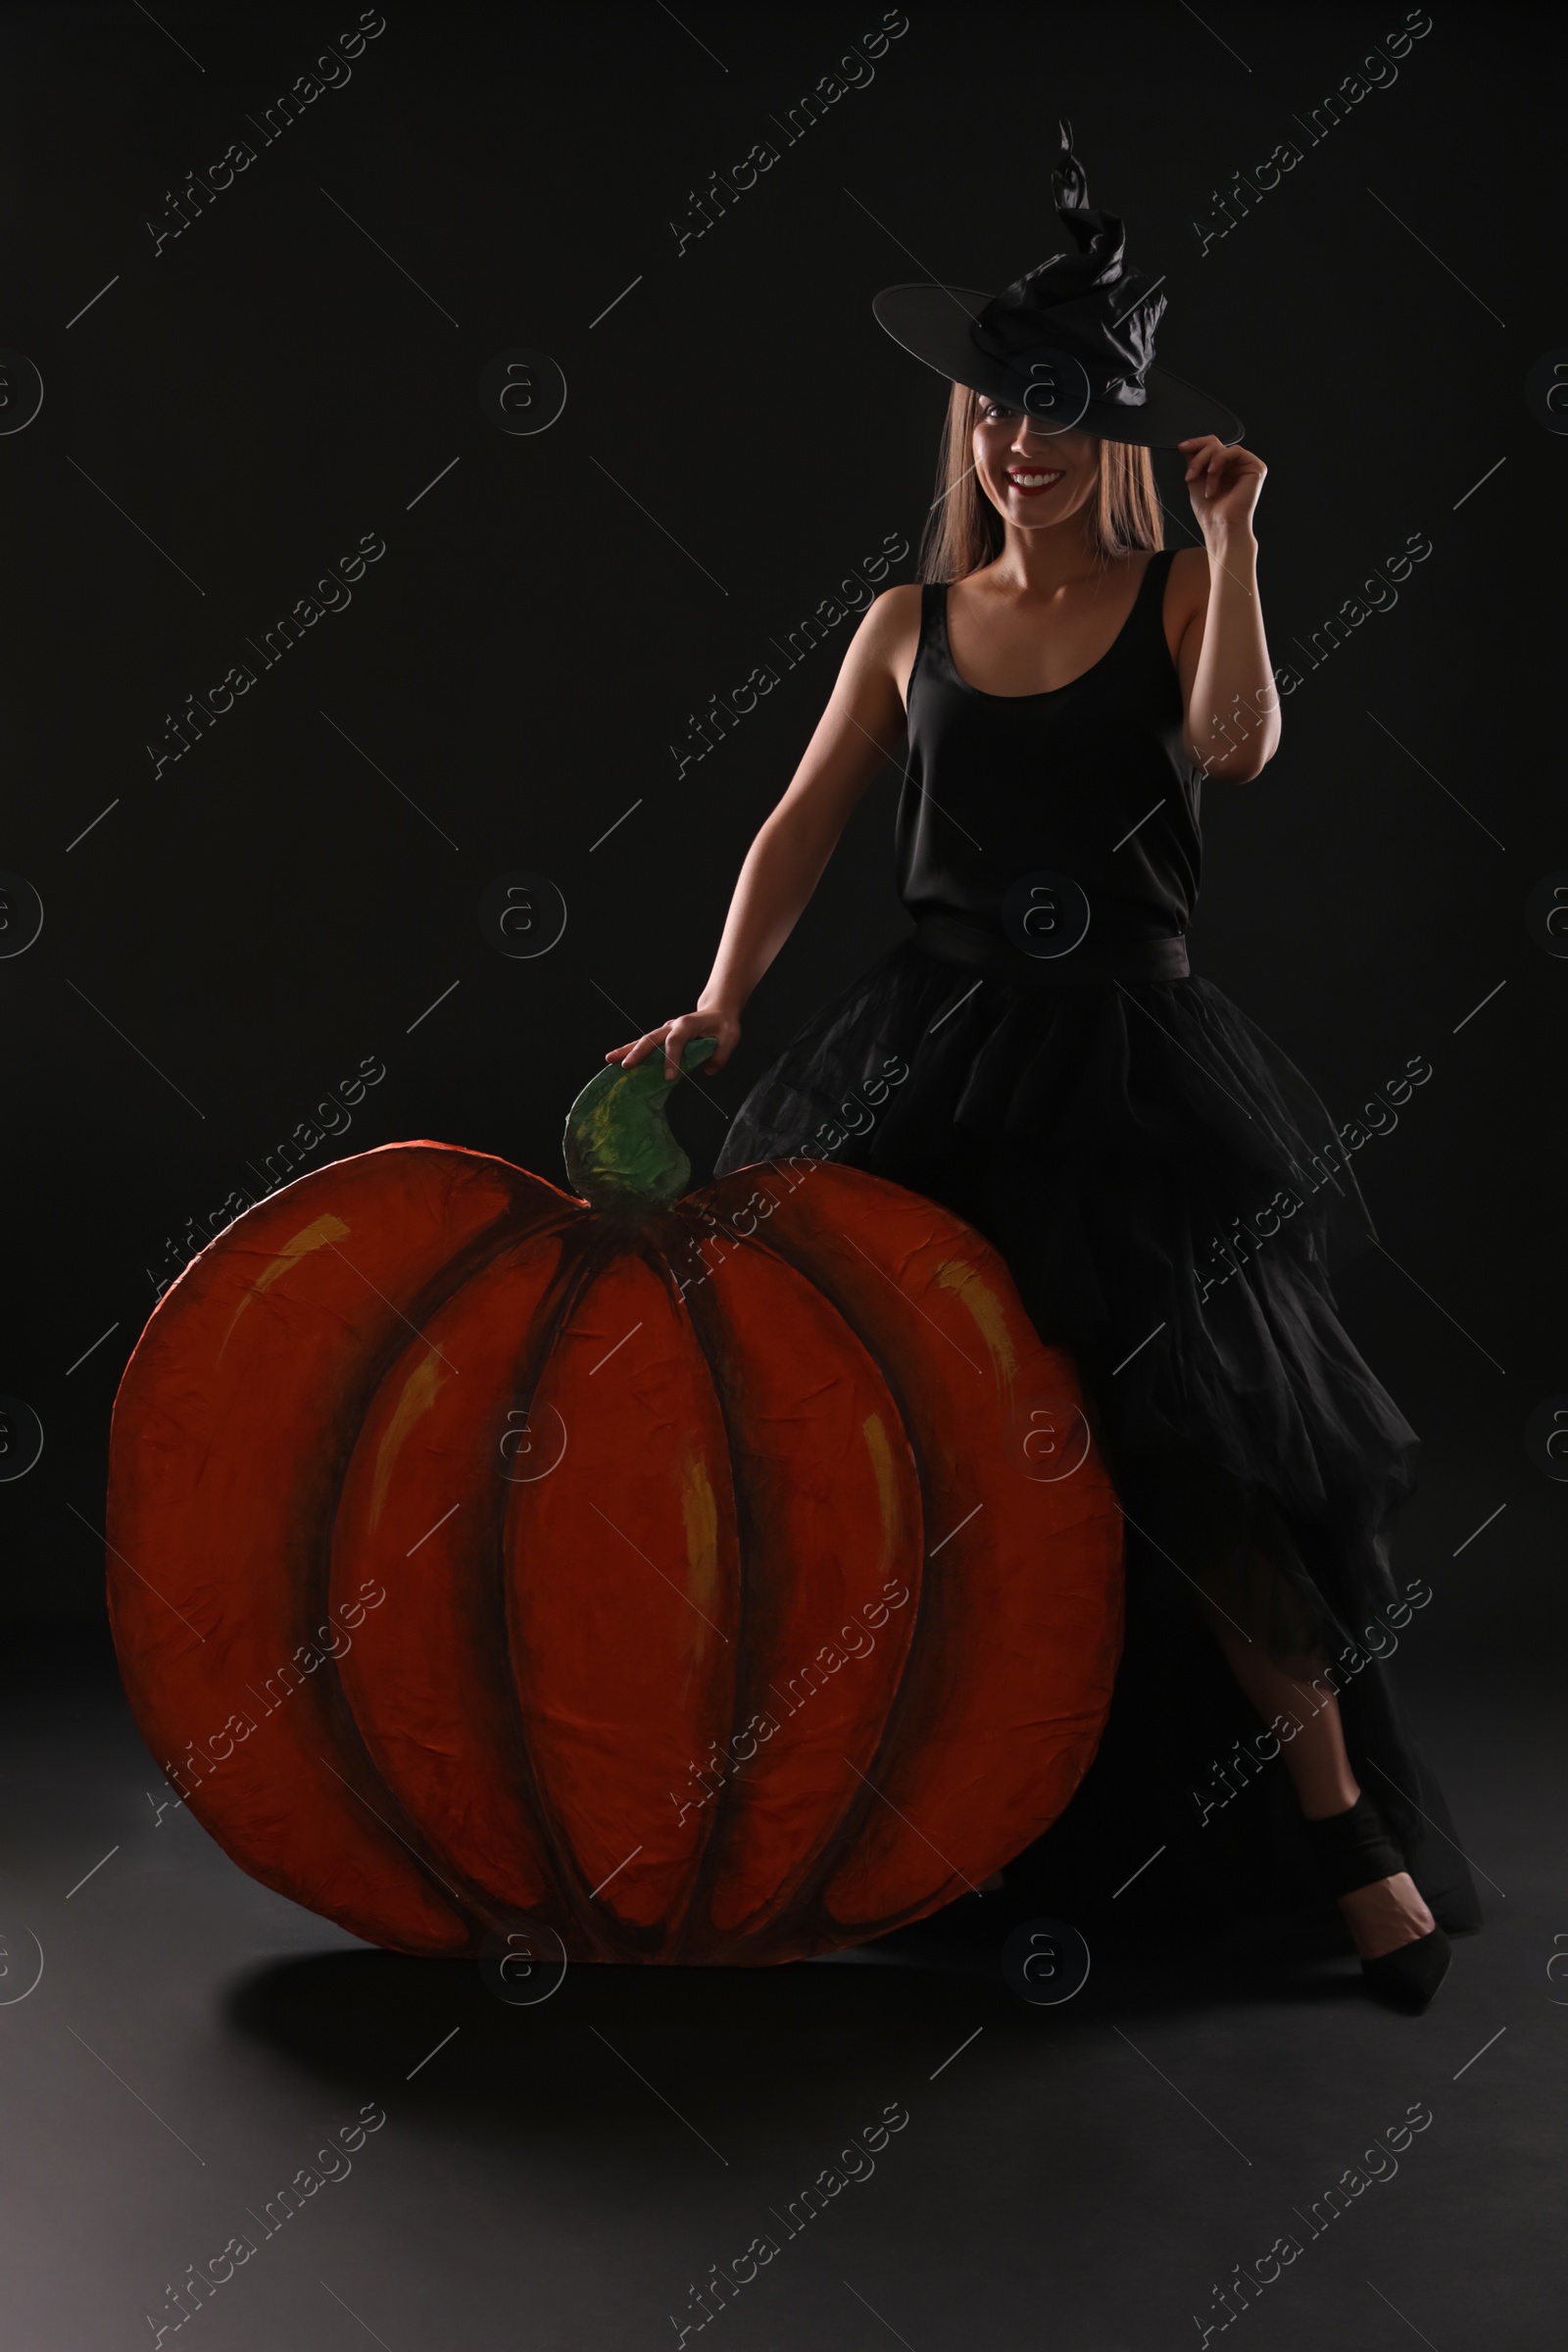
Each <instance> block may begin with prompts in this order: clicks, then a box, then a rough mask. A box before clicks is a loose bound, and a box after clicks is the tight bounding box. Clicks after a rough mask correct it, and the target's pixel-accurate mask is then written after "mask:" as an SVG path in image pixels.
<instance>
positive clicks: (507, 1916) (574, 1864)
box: [108, 1039, 1121, 1965]
mask: <svg viewBox="0 0 1568 2352" xmlns="http://www.w3.org/2000/svg"><path fill="white" fill-rule="evenodd" d="M711 1050H712V1041H711V1040H706V1039H705V1040H701V1041H695V1042H694V1043H693V1044H692V1045H690V1046H689V1047H688V1048H687V1054H686V1060H685V1064H684V1066H685V1067H686V1068H691V1067H693V1066H695V1064H696V1063H697V1062H698V1061H700V1060H701V1059H702V1058H704V1057H705V1055H706V1054H707V1053H708V1052H711ZM668 1092H669V1084H668V1082H667V1081H666V1080H665V1079H664V1076H663V1070H662V1059H661V1057H660V1056H658V1055H657V1054H656V1055H654V1056H652V1057H650V1058H649V1059H648V1060H646V1061H644V1062H643V1063H642V1064H640V1065H639V1066H638V1068H637V1069H635V1070H633V1071H629V1072H628V1071H622V1070H620V1069H619V1068H618V1067H617V1066H615V1065H611V1066H610V1067H609V1068H607V1069H606V1070H605V1071H603V1072H602V1073H601V1074H600V1075H599V1076H598V1077H597V1078H595V1079H594V1080H593V1081H592V1083H591V1084H590V1085H589V1086H588V1087H587V1088H586V1089H585V1091H584V1093H583V1095H582V1096H581V1097H579V1099H578V1102H577V1103H575V1104H574V1105H573V1108H572V1113H571V1117H570V1119H569V1121H568V1124H567V1130H566V1166H567V1173H568V1176H569V1177H570V1179H571V1180H572V1181H573V1182H574V1183H575V1184H576V1185H577V1186H578V1187H579V1192H580V1196H581V1197H578V1195H573V1194H571V1193H566V1192H563V1191H561V1190H560V1189H559V1188H558V1187H556V1186H555V1185H552V1184H548V1183H546V1182H545V1181H543V1179H541V1178H539V1177H537V1176H533V1175H529V1174H528V1173H526V1172H525V1171H524V1170H522V1169H519V1168H516V1167H513V1166H511V1165H510V1164H509V1163H507V1162H506V1161H504V1160H499V1159H494V1158H490V1157H487V1156H485V1155H483V1154H480V1153H478V1152H466V1151H462V1150H458V1149H456V1148H453V1147H450V1146H446V1145H441V1144H433V1143H411V1144H395V1145H387V1146H385V1147H383V1148H382V1149H380V1150H377V1151H372V1152H363V1153H360V1154H358V1155H356V1156H353V1157H350V1158H346V1159H341V1160H338V1161H336V1162H334V1163H332V1164H331V1165H328V1166H326V1167H323V1168H320V1169H319V1170H318V1171H317V1172H316V1173H314V1174H312V1175H309V1176H304V1177H301V1178H300V1179H299V1180H298V1181H297V1182H295V1183H293V1184H290V1185H288V1186H286V1187H284V1188H283V1189H282V1190H281V1191H279V1192H277V1193H275V1194H273V1195H271V1196H270V1197H269V1198H267V1199H266V1200H264V1201H260V1202H259V1203H258V1204H257V1205H256V1206H254V1207H252V1208H250V1209H248V1210H247V1211H246V1212H245V1213H244V1215H242V1216H241V1217H240V1218H239V1219H238V1220H237V1221H236V1222H235V1223H234V1224H232V1225H231V1226H230V1227H229V1228H228V1229H227V1230H226V1231H225V1232H224V1233H222V1234H221V1236H220V1237H219V1238H218V1239H217V1240H216V1241H214V1242H213V1243H212V1244H211V1245H210V1246H209V1247H208V1248H207V1249H206V1250H203V1251H202V1252H201V1254H200V1256H199V1257H197V1258H196V1259H195V1260H193V1262H192V1263H191V1264H190V1266H188V1267H187V1269H186V1270H185V1272H184V1273H183V1274H182V1275H181V1276H180V1278H179V1280H178V1281H177V1282H176V1283H174V1284H173V1286H172V1288H171V1289H170V1291H169V1292H168V1293H167V1294H166V1296H165V1297H164V1299H162V1300H161V1302H160V1303H159V1305H158V1307H157V1308H156V1310H155V1311H154V1313H153V1315H152V1317H151V1319H150V1321H149V1323H148V1325H147V1328H146V1330H145V1331H144V1332H143V1334H142V1337H141V1340H140V1342H139V1344H138V1346H137V1348H136V1350H135V1353H134V1355H133V1356H132V1358H131V1361H130V1363H129V1365H128V1367H127V1369H126V1371H125V1375H124V1378H123V1382H122V1385H121V1389H120V1394H119V1397H118V1398H117V1400H116V1405H115V1414H114V1430H113V1443H112V1460H111V1480H110V1516H109V1529H108V1536H109V1550H108V1574H109V1602H110V1614H111V1620H112V1624H113V1628H114V1637H115V1642H116V1646H117V1650H118V1654H119V1659H120V1666H121V1671H122V1674H123V1680H124V1685H125V1689H126V1691H127V1693H128V1695H129V1698H130V1703H131V1706H132V1708H133V1710H134V1713H135V1716H136V1720H137V1722H138V1724H139V1726H140V1728H141V1730H142V1733H143V1735H144V1737H145V1738H146V1740H147V1742H148V1744H149V1746H150V1747H151V1749H152V1752H153V1755H154V1757H155V1758H156V1760H157V1761H158V1762H159V1763H160V1764H161V1765H162V1766H163V1767H164V1769H165V1771H166V1772H167V1773H168V1775H169V1777H170V1779H171V1781H172V1783H173V1784H174V1786H175V1788H176V1789H178V1791H179V1793H180V1795H181V1796H182V1797H183V1798H184V1799H185V1801H187V1802H188V1803H189V1805H190V1807H191V1810H192V1811H193V1812H194V1813H195V1814H196V1816H197V1818H198V1819H199V1820H200V1821H201V1822H202V1824H203V1825H204V1827H205V1828H206V1829H208V1830H209V1831H210V1832H211V1834H212V1835H213V1837H214V1838H217V1839H218V1841H219V1842H220V1843H221V1845H222V1846H223V1847H224V1848H225V1850H226V1851H227V1852H228V1853H229V1854H230V1855H231V1856H232V1857H233V1859H234V1860H235V1861H236V1862H238V1863H239V1864H240V1865H241V1866H242V1867H243V1868H244V1869H246V1870H247V1871H249V1872H251V1873H252V1874H253V1875H254V1876H255V1877H256V1878H258V1879H260V1880H262V1881H263V1882H264V1883H265V1884H266V1885H267V1886H269V1887H275V1888H276V1889H277V1890H278V1891H279V1892H281V1893H283V1894H286V1895H289V1896H291V1897H292V1898H293V1899H294V1900H295V1901H297V1902H300V1903H304V1904H307V1905H308V1906H309V1907H310V1908H311V1909H313V1910H316V1911H319V1912H321V1913H323V1914H324V1915H325V1916H326V1917H327V1918H329V1919H333V1920H336V1921H337V1922H338V1923H339V1924H340V1925H341V1926H343V1927H344V1928H347V1929H349V1930H351V1931H352V1932H353V1933H354V1934H355V1935H357V1936H365V1937H367V1938H368V1939H369V1940H370V1941H371V1942H374V1943H378V1944H383V1945H388V1946H390V1947H391V1948H393V1949H395V1950H398V1951H404V1952H415V1953H432V1954H434V1953H466V1952H473V1951H477V1950H479V1949H480V1947H481V1945H482V1944H483V1942H484V1939H485V1938H486V1936H497V1935H500V1934H501V1933H503V1932H504V1931H505V1929H506V1927H507V1924H508V1923H509V1922H511V1921H513V1920H514V1919H515V1917H516V1916H517V1915H519V1914H522V1915H526V1917H527V1918H529V1919H530V1920H533V1921H541V1922H544V1923H546V1925H547V1926H548V1927H549V1928H550V1929H552V1930H553V1931H554V1932H555V1933H556V1934H557V1935H558V1936H560V1938H561V1939H562V1942H563V1943H564V1947H565V1950H566V1951H567V1953H568V1954H569V1955H570V1956H571V1957H572V1958H577V1959H585V1960H615V1961H666V1962H670V1961H673V1962H719V1963H729V1964H743V1965H751V1964H760V1963H766V1962H774V1961H781V1960H790V1959H796V1958H799V1957H802V1956H804V1955H806V1954H809V1953H812V1952H820V1951H824V1950H831V1949H834V1948H836V1947H839V1946H843V1945H846V1944H852V1943H856V1942H859V1941H863V1940H864V1939H865V1938H867V1937H868V1936H873V1935H876V1934H878V1933H880V1932H881V1931H883V1930H885V1929H887V1928H890V1927H893V1926H896V1925H898V1924H900V1923H902V1922H905V1921H908V1920H911V1919H915V1918H918V1917H920V1916H921V1915H922V1914H924V1913H927V1912H929V1911H932V1910H934V1909H935V1908H937V1907H938V1906H939V1905H940V1904H942V1903H944V1902H947V1901H949V1900H950V1899H951V1898H953V1897H954V1896H955V1895H957V1894H961V1893H963V1892H964V1891H965V1890H966V1889H967V1888H968V1887H970V1886H971V1885H973V1884H977V1883H978V1882H979V1881H980V1880H981V1879H983V1878H985V1877H986V1876H987V1875H988V1874H989V1873H990V1872H992V1871H994V1870H996V1869H998V1868H1000V1866H1001V1865H1002V1864H1003V1863H1004V1862H1005V1861H1007V1860H1008V1859H1009V1858H1010V1857H1011V1856H1012V1855H1013V1854H1015V1853H1016V1852H1018V1851H1019V1849H1020V1848H1021V1847H1022V1846H1024V1845H1025V1844H1026V1843H1027V1842H1028V1841H1029V1840H1030V1838H1033V1837H1035V1836H1037V1835H1038V1834H1039V1833H1040V1832H1041V1831H1042V1830H1044V1829H1045V1828H1046V1827H1047V1826H1048V1825H1049V1824H1050V1823H1051V1822H1052V1821H1053V1820H1054V1818H1055V1816H1056V1814H1057V1813H1059V1811H1060V1810H1061V1808H1062V1806H1063V1805H1064V1804H1065V1802H1066V1801H1067V1798H1068V1797H1069V1796H1070V1795H1071V1793H1072V1791H1073V1789H1075V1788H1076V1786H1077V1784H1078V1782H1079V1780H1080V1779H1081V1778H1082V1775H1083V1773H1084V1771H1085V1769H1086V1767H1087V1765H1088V1763H1089V1761H1090V1758H1091V1757H1092V1755H1093V1753H1094V1750H1095V1746H1096V1743H1097V1741H1098V1740H1099V1737H1100V1733H1101V1730H1102V1728H1103V1721H1104V1716H1105V1712H1106V1709H1107V1706H1108V1704H1109V1698H1110V1689H1111V1682H1112V1677H1113V1674H1114V1671H1115V1667H1116V1663H1117V1657H1118V1653H1119V1646H1120V1638H1121V1521H1120V1514H1119V1511H1118V1509H1117V1506H1116V1501H1115V1496H1114V1495H1113V1492H1112V1490H1111V1486H1110V1483H1109V1480H1108V1478H1107V1476H1106V1473H1105V1471H1104V1468H1103V1465H1102V1462H1101V1460H1100V1457H1099V1455H1098V1454H1097V1452H1096V1451H1095V1449H1094V1447H1093V1446H1092V1444H1091V1442H1090V1437H1089V1431H1088V1427H1087V1424H1086V1423H1085V1422H1084V1421H1083V1419H1082V1416H1081V1413H1077V1411H1076V1407H1077V1405H1078V1402H1079V1391H1078V1386H1077V1380H1076V1375H1075V1373H1074V1370H1073V1367H1072V1365H1071V1362H1070V1361H1069V1359H1068V1358H1067V1357H1066V1356H1065V1355H1063V1354H1062V1353H1061V1351H1059V1350H1058V1349H1054V1348H1050V1347H1047V1346H1045V1345H1043V1344H1042V1342H1041V1340H1040V1339H1039V1337H1038V1336H1037V1335H1036V1333H1035V1331H1034V1330H1033V1328H1032V1327H1031V1325H1030V1323H1029V1322H1028V1320H1027V1317H1026V1316H1025V1313H1024V1310H1023V1308H1022V1305H1021V1304H1020V1302H1019V1299H1018V1297H1017V1294H1016V1292H1015V1290H1014V1289H1013V1286H1012V1282H1011V1279H1010V1277H1009V1275H1008V1273H1007V1271H1006V1268H1005V1264H1004V1262H1003V1260H1002V1258H1001V1257H1000V1256H999V1254H998V1253H997V1252H996V1251H995V1250H993V1249H992V1247H991V1246H990V1245H989V1244H988V1243H987V1242H985V1241H984V1240H983V1239H982V1238H981V1237H980V1236H979V1235H978V1234H977V1233H975V1232H974V1231H973V1230H972V1229H971V1228H969V1227H967V1226H966V1225H964V1224H963V1223H962V1222H960V1221H959V1220H958V1219H957V1218H956V1217H955V1216H953V1215H952V1214H951V1213H950V1212H949V1211H948V1210H946V1209H944V1208H941V1207H939V1206H937V1205H935V1204H934V1203H932V1202H931V1201H926V1200H923V1199H921V1198H920V1197H919V1196H917V1195H915V1194H913V1193H910V1192H907V1191H905V1190H904V1189H903V1188H901V1187H899V1186H897V1185H892V1184H888V1183H885V1182H883V1181H882V1180H880V1179H878V1178H876V1177H872V1176H869V1175H866V1174H864V1173H861V1172H858V1171H856V1170H854V1169H848V1168H841V1167H836V1166H834V1165H832V1164H831V1163H830V1162H828V1161H825V1160H820V1159H809V1158H804V1157H803V1158H801V1159H797V1160H793V1161H790V1162H788V1163H779V1164H776V1165H775V1164H774V1163H770V1162H769V1163H762V1164H760V1165H759V1166H757V1167H752V1168H746V1169H742V1170H739V1171H737V1172H735V1173H733V1174H731V1175H729V1176H727V1177H725V1178H723V1179H721V1180H720V1181H719V1182H717V1183H715V1184H712V1185H711V1186H708V1187H706V1188H703V1189H701V1190H699V1191H697V1192H694V1193H690V1194H687V1193H686V1191H685V1187H686V1185H687V1183H688V1181H689V1178H690V1167H689V1164H688V1163H687V1161H686V1159H685V1157H684V1154H683V1153H682V1152H680V1150H679V1147H678V1146H677V1145H676V1144H675V1142H674V1140H673V1138H672V1137H671V1136H670V1134H669V1131H668V1127H667V1125H666V1123H665V1119H664V1109H663V1106H664V1103H665V1101H666V1099H667V1096H668ZM1069 1423H1071V1424H1072V1425H1073V1426H1074V1427H1075V1428H1076V1430H1077V1433H1078V1435H1077V1439H1076V1447H1075V1451H1076V1455H1077V1458H1069V1457H1067V1456H1059V1457H1056V1458H1054V1459H1048V1460H1046V1461H1045V1462H1044V1463H1042V1461H1040V1460H1039V1459H1031V1458H1030V1457H1031V1455H1032V1454H1035V1453H1037V1452H1038V1449H1039V1447H1040V1446H1041V1445H1042V1444H1044V1445H1046V1446H1048V1447H1049V1446H1052V1445H1054V1444H1057V1443H1058V1442H1069V1443H1070V1442H1071V1441H1069V1440H1068V1435H1067V1425H1068V1424H1069ZM1053 1431H1054V1433H1055V1435H1054V1436H1053V1435H1052V1434H1051V1433H1052V1432H1053ZM1042 1469H1044V1470H1045V1471H1046V1472H1047V1475H1044V1476H1042V1475H1040V1472H1041V1471H1042ZM1057 1470H1061V1471H1064V1472H1065V1474H1063V1475H1054V1472H1055V1471H1057Z"/></svg>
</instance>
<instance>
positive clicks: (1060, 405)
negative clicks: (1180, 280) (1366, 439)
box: [871, 123, 1242, 449]
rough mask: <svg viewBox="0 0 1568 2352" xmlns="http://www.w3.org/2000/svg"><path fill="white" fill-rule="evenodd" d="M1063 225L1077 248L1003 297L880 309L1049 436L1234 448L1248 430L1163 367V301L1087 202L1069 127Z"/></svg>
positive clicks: (905, 297) (914, 298)
mask: <svg viewBox="0 0 1568 2352" xmlns="http://www.w3.org/2000/svg"><path fill="white" fill-rule="evenodd" d="M1052 187H1053V190H1054V196H1055V204H1056V216H1057V218H1058V220H1059V221H1060V222H1061V225H1062V227H1063V228H1064V229H1065V230H1066V232H1067V234H1068V236H1069V237H1070V238H1071V240H1072V247H1073V250H1071V251H1070V252H1067V253H1058V254H1054V255H1053V256H1052V258H1051V260H1050V261H1048V262H1042V263H1041V264H1040V265H1039V267H1038V269H1034V270H1028V271H1026V273H1025V274H1024V275H1023V276H1022V277H1019V278H1014V280H1013V282H1012V284H1011V285H1010V286H1008V287H1006V288H1005V291H1004V292H1003V293H1001V294H996V295H991V294H981V293H978V292H976V291H975V289H974V288H973V287H971V286H940V285H935V284H930V283H926V284H922V285H913V286H884V287H883V289H882V291H881V293H880V294H879V295H878V296H877V297H876V300H875V302H874V303H873V304H872V306H871V307H872V310H873V311H874V313H875V315H876V318H877V320H878V322H879V323H880V324H881V325H882V326H885V327H886V329H887V331H888V333H889V334H890V335H891V336H892V337H893V339H894V341H895V342H896V343H902V344H903V346H904V348H905V350H906V351H911V352H913V354H914V356H915V358H916V359H917V360H924V362H925V363H926V366H927V367H928V368H937V369H938V370H939V371H940V372H941V373H942V374H943V375H947V376H951V377H952V378H953V379H954V380H955V382H956V383H960V384H967V385H969V386H970V388H971V389H972V390H973V391H976V392H984V393H987V394H989V396H990V397H991V398H992V399H993V400H999V401H1002V402H1004V403H1005V405H1006V406H1007V407H1008V408H1012V409H1022V410H1024V411H1025V412H1026V413H1027V414H1028V415H1029V416H1031V417H1033V418H1034V420H1035V423H1036V425H1037V426H1038V428H1039V429H1040V431H1041V432H1044V433H1054V432H1066V431H1068V430H1070V429H1072V428H1073V427H1075V426H1076V427H1077V428H1078V429H1079V430H1081V431H1083V432H1087V433H1098V434H1099V436H1100V437H1101V439H1102V440H1104V441H1133V442H1138V443H1141V444H1143V446H1144V447H1146V448H1150V449H1171V448H1174V447H1175V445H1176V443H1177V442H1178V441H1186V440H1190V439H1192V438H1193V437H1194V436H1195V435H1196V434H1199V433H1214V434H1216V435H1217V436H1218V438H1219V439H1220V440H1221V441H1223V442H1226V443H1227V444H1228V443H1230V442H1233V441H1239V440H1240V439H1241V437H1242V420H1241V418H1240V417H1238V416H1237V415H1236V413H1235V411H1234V410H1232V409H1228V408H1227V407H1226V406H1225V404H1224V402H1223V401H1218V400H1213V399H1211V398H1210V397H1209V395H1208V394H1207V393H1206V392H1200V391H1199V390H1198V388H1197V386H1196V385H1193V384H1189V383H1187V382H1185V381H1184V380H1183V378H1182V377H1181V376H1179V375H1172V374H1171V372H1170V370H1169V369H1168V368H1156V367H1155V366H1154V364H1153V361H1154V328H1155V326H1156V325H1157V324H1158V322H1159V319H1160V318H1161V316H1162V314H1163V312H1164V309H1165V297H1164V295H1163V294H1160V293H1158V292H1157V291H1156V288H1157V286H1158V283H1159V281H1158V279H1156V280H1155V281H1154V284H1153V285H1151V284H1150V283H1149V281H1148V279H1147V277H1146V275H1145V273H1144V271H1143V270H1138V269H1134V268H1130V267H1129V266H1128V264H1127V263H1126V262H1125V261H1124V260H1123V259H1122V251H1123V247H1124V245H1125V243H1126V229H1125V227H1124V225H1123V223H1122V222H1121V221H1119V220H1118V219H1117V217H1116V215H1115V214H1114V213H1104V212H1098V211H1095V210H1093V209H1092V208H1091V206H1090V203H1089V183H1088V180H1087V178H1086V177H1085V175H1084V169H1083V166H1082V164H1080V163H1079V161H1078V158H1077V157H1076V156H1075V155H1074V154H1073V152H1072V127H1071V125H1070V124H1069V123H1062V124H1061V160H1060V162H1059V163H1058V164H1057V166H1056V168H1055V170H1054V172H1053V173H1052Z"/></svg>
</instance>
